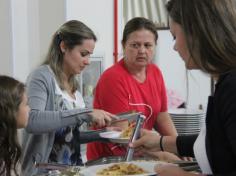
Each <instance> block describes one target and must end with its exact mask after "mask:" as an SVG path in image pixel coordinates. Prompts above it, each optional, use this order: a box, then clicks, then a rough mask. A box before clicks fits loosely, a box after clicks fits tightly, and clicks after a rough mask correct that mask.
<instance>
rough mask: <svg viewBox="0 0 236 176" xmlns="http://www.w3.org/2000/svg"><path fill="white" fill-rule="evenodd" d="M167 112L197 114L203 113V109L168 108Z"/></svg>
mask: <svg viewBox="0 0 236 176" xmlns="http://www.w3.org/2000/svg"><path fill="white" fill-rule="evenodd" d="M168 112H169V113H170V114H176V115H199V114H204V113H205V112H204V111H203V110H199V109H185V108H178V109H170V110H168Z"/></svg>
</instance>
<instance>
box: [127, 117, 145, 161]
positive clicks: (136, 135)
mask: <svg viewBox="0 0 236 176" xmlns="http://www.w3.org/2000/svg"><path fill="white" fill-rule="evenodd" d="M145 118H146V117H145V116H144V115H143V114H141V113H140V114H139V115H138V116H137V119H136V123H135V127H134V131H133V134H132V136H131V137H130V141H129V142H134V141H135V140H136V139H138V138H139V137H140V129H141V128H142V126H143V122H144V120H145ZM133 155H134V148H131V147H128V149H127V152H126V155H125V161H128V162H129V161H132V160H133Z"/></svg>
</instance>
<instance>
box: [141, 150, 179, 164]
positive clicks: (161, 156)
mask: <svg viewBox="0 0 236 176" xmlns="http://www.w3.org/2000/svg"><path fill="white" fill-rule="evenodd" d="M145 154H146V155H148V156H151V157H155V158H157V159H158V160H161V161H167V162H173V161H180V160H181V158H179V157H178V156H177V155H175V154H173V153H170V152H162V151H159V152H151V151H149V150H147V151H145Z"/></svg>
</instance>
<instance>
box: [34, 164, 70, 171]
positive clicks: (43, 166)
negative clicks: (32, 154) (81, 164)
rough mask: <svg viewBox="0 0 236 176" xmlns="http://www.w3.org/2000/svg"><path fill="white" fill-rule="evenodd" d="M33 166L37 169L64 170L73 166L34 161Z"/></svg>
mask: <svg viewBox="0 0 236 176" xmlns="http://www.w3.org/2000/svg"><path fill="white" fill-rule="evenodd" d="M35 167H37V168H39V169H46V170H59V171H62V170H66V169H69V168H72V167H73V166H70V165H67V164H58V163H35Z"/></svg>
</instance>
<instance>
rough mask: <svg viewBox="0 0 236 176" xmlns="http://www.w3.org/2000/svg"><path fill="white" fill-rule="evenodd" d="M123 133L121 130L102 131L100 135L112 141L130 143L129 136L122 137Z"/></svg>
mask: <svg viewBox="0 0 236 176" xmlns="http://www.w3.org/2000/svg"><path fill="white" fill-rule="evenodd" d="M121 133H122V132H121V131H107V132H103V133H100V134H99V135H100V136H101V137H103V138H106V139H109V141H110V142H112V143H118V144H128V143H129V138H120V135H121Z"/></svg>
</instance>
